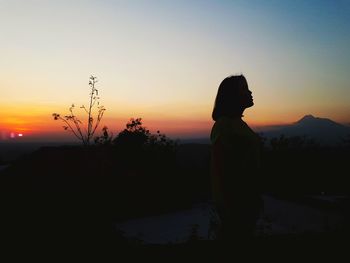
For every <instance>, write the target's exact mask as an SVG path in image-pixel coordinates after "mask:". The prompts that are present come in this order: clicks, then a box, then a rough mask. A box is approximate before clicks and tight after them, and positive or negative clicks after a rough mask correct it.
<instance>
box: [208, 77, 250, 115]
mask: <svg viewBox="0 0 350 263" xmlns="http://www.w3.org/2000/svg"><path fill="white" fill-rule="evenodd" d="M243 85H248V84H247V80H246V78H245V77H244V76H243V75H238V76H229V77H227V78H225V79H224V80H223V81H222V82H221V84H220V86H219V89H218V93H217V95H216V99H215V104H214V109H213V113H212V118H213V120H214V121H217V120H218V119H219V118H220V117H222V116H226V117H235V116H239V117H240V116H241V115H242V108H241V103H240V96H239V93H238V92H239V89H240V88H241V87H242V86H243Z"/></svg>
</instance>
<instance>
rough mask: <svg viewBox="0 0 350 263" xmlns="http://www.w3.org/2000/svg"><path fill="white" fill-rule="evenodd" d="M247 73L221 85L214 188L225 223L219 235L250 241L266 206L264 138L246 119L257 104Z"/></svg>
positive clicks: (216, 112) (215, 115)
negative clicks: (262, 170) (262, 163)
mask: <svg viewBox="0 0 350 263" xmlns="http://www.w3.org/2000/svg"><path fill="white" fill-rule="evenodd" d="M251 94H252V92H251V91H250V90H249V89H248V84H247V81H246V79H245V77H244V76H243V75H239V76H230V77H227V78H225V79H224V80H223V81H222V82H221V84H220V86H219V89H218V93H217V96H216V100H215V105H214V110H213V114H212V118H213V120H214V121H215V124H214V126H213V128H212V131H211V142H212V163H211V169H212V171H211V174H212V191H213V201H214V204H215V206H216V208H217V211H218V214H219V217H220V220H221V226H220V230H219V233H218V239H219V240H222V241H224V242H225V243H226V244H228V243H230V242H231V241H232V242H234V241H248V240H250V239H251V237H253V235H254V231H255V226H256V220H257V218H258V216H259V212H260V209H261V207H262V198H261V193H260V187H261V184H260V176H261V174H259V172H258V169H259V166H260V148H261V144H260V139H259V137H258V135H257V134H255V133H254V131H253V130H252V129H251V128H250V127H249V126H248V125H247V124H246V123H245V122H244V121H243V120H242V117H243V115H242V114H243V111H244V110H245V109H246V108H249V107H251V106H253V105H254V103H253V97H252V95H251Z"/></svg>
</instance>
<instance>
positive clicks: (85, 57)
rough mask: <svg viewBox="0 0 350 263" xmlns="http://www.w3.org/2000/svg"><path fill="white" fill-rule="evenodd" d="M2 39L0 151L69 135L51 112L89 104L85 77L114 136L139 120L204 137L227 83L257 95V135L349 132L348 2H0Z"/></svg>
mask: <svg viewBox="0 0 350 263" xmlns="http://www.w3.org/2000/svg"><path fill="white" fill-rule="evenodd" d="M0 32H1V41H0V72H1V82H0V90H1V96H0V141H1V140H5V139H8V138H9V136H10V134H11V133H14V134H15V135H16V136H17V134H19V133H22V134H23V138H24V137H26V138H27V139H28V140H30V139H33V140H38V139H43V140H44V139H46V140H48V139H50V140H53V139H55V138H57V139H58V138H61V137H62V136H69V134H68V133H67V132H65V131H63V129H62V127H61V126H62V124H61V123H59V122H57V121H54V120H53V119H52V116H51V114H52V113H53V112H59V113H61V114H65V113H68V107H69V106H70V105H71V104H72V103H75V104H76V105H77V106H80V105H81V104H85V105H87V104H88V96H89V86H88V79H89V77H90V75H95V76H97V78H98V79H99V82H98V83H97V88H98V89H99V91H100V97H101V103H102V104H103V105H104V106H105V107H106V109H107V111H106V112H105V118H104V120H103V123H102V126H103V125H107V126H108V127H109V128H110V130H111V131H112V132H113V133H114V134H116V133H117V132H118V131H120V129H121V128H122V127H123V126H124V125H125V123H126V122H127V120H128V119H129V118H130V117H142V118H143V119H144V124H145V126H147V127H149V128H150V129H151V130H152V131H156V130H161V132H165V133H166V134H167V135H170V136H173V137H195V136H201V137H203V136H208V134H209V132H210V128H211V126H212V124H213V122H212V120H211V111H212V107H213V103H214V99H215V95H216V92H217V88H218V86H219V84H220V82H221V81H222V80H223V79H224V78H225V77H227V76H228V75H232V74H244V75H245V76H246V78H247V80H248V84H249V87H250V89H251V90H252V92H253V96H254V101H255V106H254V107H252V108H250V109H248V110H246V112H245V117H244V119H245V120H246V122H247V123H248V124H250V125H251V126H253V127H255V126H263V125H272V124H286V123H292V122H294V121H297V120H298V119H300V118H301V117H303V116H304V115H305V114H313V115H315V116H319V117H325V118H331V119H332V120H335V121H337V122H340V123H350V87H349V76H350V50H349V47H350V1H346V0H339V1H335V0H329V1H323V0H315V1H312V0H300V1H299V0H294V1H282V0H268V1H259V0H256V1H246V0H242V1H233V0H232V1H218V0H216V1H214V0H212V1H206V0H203V1H199V0H198V1H190V0H184V1H182V0H176V1H166V0H163V1H161V0H158V1H153V0H145V1H141V0H139V1H137V0H129V1H127V0H125V1H112V0H95V1H90V0H82V1H78V0H69V1H66V0H60V1H57V0H56V1H54V0H52V1H51V0H42V1H40V0H36V1H34V0H22V1H18V0H7V1H6V0H0ZM84 117H85V116H84ZM102 126H101V127H102Z"/></svg>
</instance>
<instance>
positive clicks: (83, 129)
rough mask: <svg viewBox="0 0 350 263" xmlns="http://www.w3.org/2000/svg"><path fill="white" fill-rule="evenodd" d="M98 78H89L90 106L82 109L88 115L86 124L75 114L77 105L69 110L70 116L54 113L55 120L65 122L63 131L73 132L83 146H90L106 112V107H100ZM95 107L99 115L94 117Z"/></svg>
mask: <svg viewBox="0 0 350 263" xmlns="http://www.w3.org/2000/svg"><path fill="white" fill-rule="evenodd" d="M96 83H97V78H96V77H94V76H91V77H90V78H89V86H90V88H91V92H90V101H89V106H88V107H85V106H84V105H82V106H81V107H80V108H81V109H83V110H84V111H85V113H86V114H87V115H88V117H87V122H86V124H85V125H84V123H83V122H82V121H81V120H79V118H78V117H77V116H76V115H75V114H74V109H75V105H74V104H72V106H71V107H70V108H69V112H70V114H69V115H66V116H63V117H62V116H61V115H60V114H59V113H53V114H52V116H53V118H54V120H61V121H63V122H64V126H63V129H65V130H67V131H69V132H71V133H73V134H74V136H75V137H76V138H77V139H79V140H80V141H81V142H82V143H83V145H89V144H90V142H91V141H92V138H93V136H94V134H95V132H96V129H97V127H98V126H99V124H100V122H101V119H102V117H103V114H104V112H105V110H106V109H105V107H104V106H101V105H100V102H99V100H100V97H99V96H98V90H97V89H96V87H95V86H96ZM94 106H95V107H97V113H96V116H95V117H94V113H93V110H94Z"/></svg>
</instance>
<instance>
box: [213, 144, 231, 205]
mask: <svg viewBox="0 0 350 263" xmlns="http://www.w3.org/2000/svg"><path fill="white" fill-rule="evenodd" d="M226 154H227V151H225V147H224V145H223V143H222V140H221V139H220V138H218V139H217V140H216V142H215V143H214V144H213V146H212V158H213V167H212V169H213V173H214V176H215V177H216V181H217V183H218V186H219V188H218V190H219V191H221V194H222V197H223V202H224V203H223V205H224V206H225V207H229V206H231V205H232V204H231V199H232V191H233V189H231V187H230V183H229V182H228V180H227V177H228V176H230V175H228V174H227V173H228V171H227V167H226V166H227V163H226V162H227V156H225V155H226Z"/></svg>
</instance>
